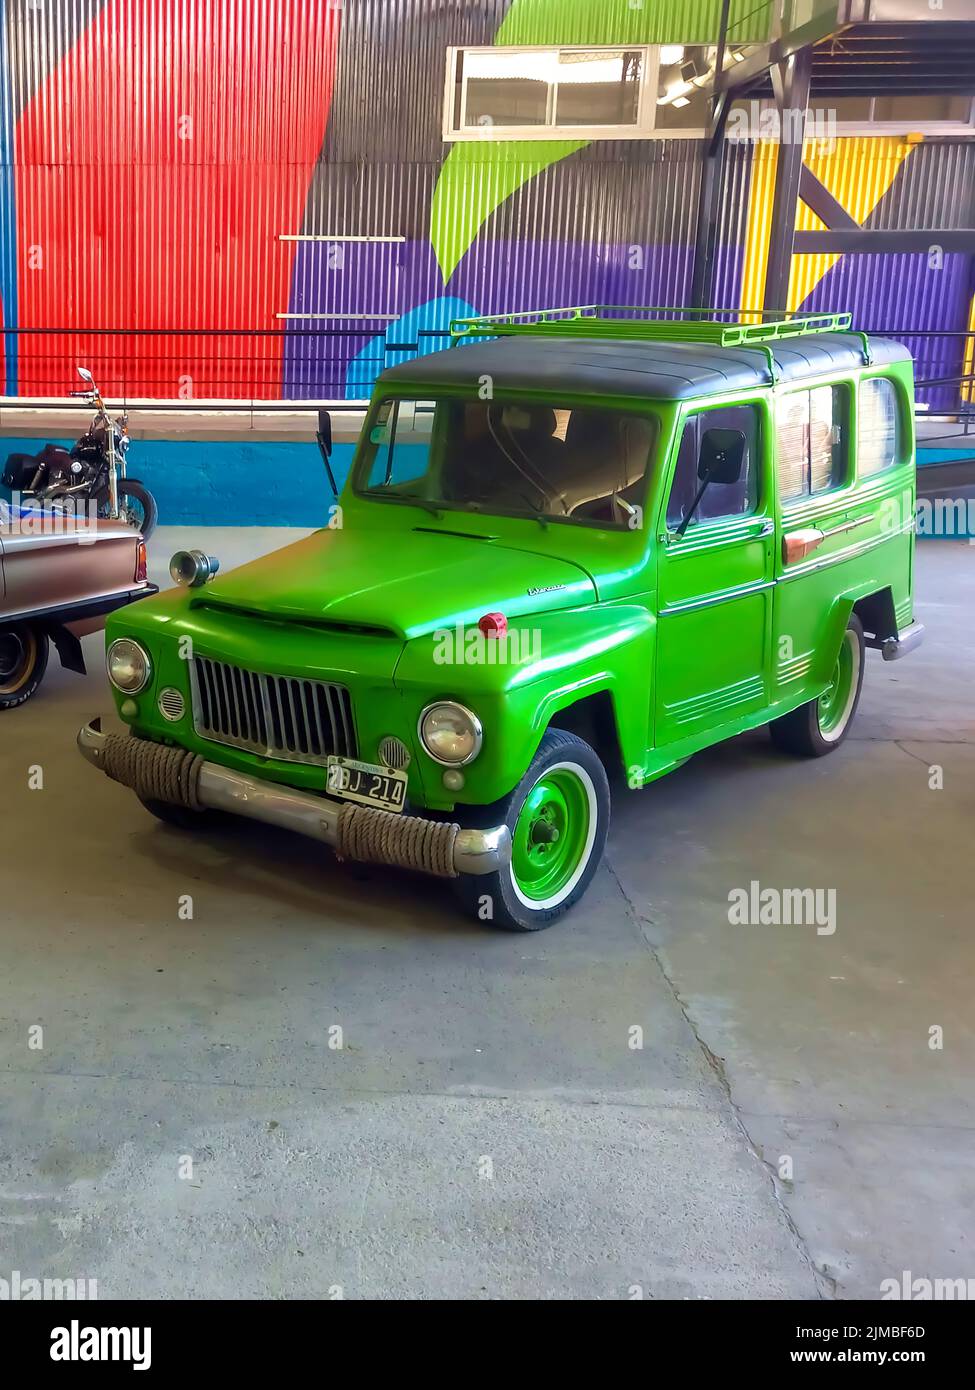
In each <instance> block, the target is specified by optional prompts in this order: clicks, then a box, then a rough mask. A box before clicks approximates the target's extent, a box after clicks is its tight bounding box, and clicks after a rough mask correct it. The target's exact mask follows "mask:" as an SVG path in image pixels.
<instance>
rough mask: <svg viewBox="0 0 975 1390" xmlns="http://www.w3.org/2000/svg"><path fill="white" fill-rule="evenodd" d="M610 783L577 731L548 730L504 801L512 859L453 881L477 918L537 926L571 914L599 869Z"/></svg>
mask: <svg viewBox="0 0 975 1390" xmlns="http://www.w3.org/2000/svg"><path fill="white" fill-rule="evenodd" d="M609 807H610V795H609V783H608V782H607V780H606V770H605V768H604V767H603V764H602V762H601V761H600V759H599V757H598V755H597V754H596V752H595V751H594V750H593V749H592V748H590V746H589V744H588V743H584V742H583V740H582V739H581V738H577V737H576V736H575V734H569V733H565V732H564V731H563V730H561V729H549V730H548V732H547V733H546V734H545V735H544V737H543V738H542V741H541V743H540V744H539V747H538V752H537V753H536V754H535V757H534V758H533V760H532V763H531V766H530V767H529V769H528V771H527V772H526V773H525V775H524V777H523V778H522V779H521V781H520V782H519V783H518V785H517V787H516V788H515V789H514V791H513V792H512V793H511V795H510V796H509V797H508V798H507V800H506V801H504V802H503V803H502V807H501V816H502V818H503V819H504V821H505V823H506V824H507V826H508V829H509V830H510V831H511V842H512V855H511V863H510V864H509V865H508V866H506V867H505V868H504V869H501V870H499V871H498V872H496V873H493V874H484V875H472V874H466V875H464V876H462V877H461V878H459V879H457V880H456V885H457V891H458V893H459V895H460V897H461V900H462V902H463V903H464V906H465V907H466V908H467V910H468V911H469V912H470V913H471V915H472V916H474V917H476V918H477V919H478V920H479V921H484V922H488V923H491V924H493V925H494V926H498V927H504V928H506V929H507V930H508V931H539V930H540V929H541V928H542V927H548V926H550V925H551V924H552V923H553V922H554V921H555V920H556V919H557V918H559V917H561V916H562V915H563V913H565V912H568V910H569V908H570V907H573V906H574V905H575V904H576V903H577V902H578V901H579V899H580V898H581V897H582V895H583V893H585V891H586V889H587V888H588V887H589V883H590V881H591V879H592V877H593V875H594V874H595V872H596V869H597V867H598V865H599V861H600V859H601V858H602V853H603V849H604V848H605V845H606V835H607V833H608V831H609Z"/></svg>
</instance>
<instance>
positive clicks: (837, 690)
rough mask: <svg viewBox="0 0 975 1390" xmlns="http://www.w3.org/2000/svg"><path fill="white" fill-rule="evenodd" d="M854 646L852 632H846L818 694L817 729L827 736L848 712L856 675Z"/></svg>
mask: <svg viewBox="0 0 975 1390" xmlns="http://www.w3.org/2000/svg"><path fill="white" fill-rule="evenodd" d="M855 647H856V638H855V636H854V634H853V633H852V632H847V634H846V636H845V637H844V639H843V645H842V647H840V654H839V656H838V657H837V658H836V665H835V666H834V667H833V674H832V676H831V677H830V682H829V685H828V686H827V687H826V689H825V690H824V691H823V693H822V695H820V697H819V702H818V705H817V709H818V713H819V731H820V733H821V734H823V735H826V736H828V735H829V734H834V733H836V731H837V730H838V729H841V728H842V727H843V723H844V721H845V719H846V717H847V714H848V712H849V706H850V694H851V691H852V688H853V681H854V679H855V677H856V662H855V661H854V651H855Z"/></svg>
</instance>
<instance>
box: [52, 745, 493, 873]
mask: <svg viewBox="0 0 975 1390" xmlns="http://www.w3.org/2000/svg"><path fill="white" fill-rule="evenodd" d="M78 748H79V750H80V752H81V754H82V756H83V757H84V758H86V759H87V761H88V762H90V763H91V764H92V766H93V767H100V768H101V769H102V771H103V772H105V773H106V774H107V775H108V776H109V777H111V778H112V779H113V780H114V781H116V782H120V783H121V784H122V785H123V786H127V787H130V788H131V789H132V790H133V791H135V792H136V793H137V794H138V795H140V796H142V797H144V798H146V799H148V800H153V799H155V800H160V801H170V802H172V803H173V804H174V805H177V806H187V807H189V808H191V809H192V810H213V811H229V812H230V813H231V814H232V815H237V816H246V817H248V819H250V820H259V821H263V822H265V824H267V825H278V826H281V827H282V828H283V829H285V830H294V831H297V833H298V834H299V835H307V836H309V837H310V838H311V839H313V840H318V841H320V842H323V843H324V844H326V845H330V846H331V847H332V848H333V849H334V850H335V852H336V853H337V854H338V855H339V857H340V858H343V859H359V860H363V861H366V862H369V863H376V864H386V865H389V866H393V867H398V868H404V869H414V870H419V871H420V872H422V873H429V874H434V875H435V876H437V877H440V878H456V877H458V876H459V875H461V874H490V873H494V872H495V871H496V870H498V869H502V868H504V867H505V866H506V865H507V864H509V863H510V862H511V832H510V831H509V830H508V827H507V826H506V825H497V826H493V827H491V828H489V829H487V830H464V829H462V828H461V827H460V826H459V825H456V824H449V823H447V822H445V821H433V820H428V819H426V818H425V817H422V816H406V815H397V814H394V813H393V812H391V811H380V810H374V809H373V808H371V807H367V806H358V805H355V804H353V803H352V802H343V803H341V804H340V803H338V802H335V801H329V800H326V799H325V798H324V797H320V796H315V795H313V794H312V793H311V792H305V791H298V790H296V789H295V788H293V787H284V786H279V785H278V784H277V783H274V782H264V781H261V779H260V778H257V777H251V776H250V775H249V774H247V773H243V772H238V771H235V770H234V769H233V768H227V767H222V766H221V765H220V764H219V763H211V762H208V761H207V760H205V759H204V758H202V757H200V756H199V755H198V754H195V753H188V752H187V751H186V750H185V749H183V748H174V747H168V746H167V745H164V744H159V743H151V742H148V741H146V740H140V739H133V738H130V737H128V735H121V734H106V733H104V732H103V731H102V729H101V721H100V720H98V719H93V720H92V721H91V722H90V723H89V724H85V725H83V726H82V728H81V729H80V730H79V731H78Z"/></svg>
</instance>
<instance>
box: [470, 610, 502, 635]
mask: <svg viewBox="0 0 975 1390" xmlns="http://www.w3.org/2000/svg"><path fill="white" fill-rule="evenodd" d="M477 625H478V627H479V628H480V629H481V631H482V632H483V633H484V636H485V637H503V636H504V634H505V633H506V632H507V631H508V619H507V618H506V617H505V616H504V614H503V613H485V614H484V617H483V618H478V620H477Z"/></svg>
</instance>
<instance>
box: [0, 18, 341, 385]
mask: <svg viewBox="0 0 975 1390" xmlns="http://www.w3.org/2000/svg"><path fill="white" fill-rule="evenodd" d="M340 16H341V11H340V10H339V9H337V8H333V7H332V6H331V4H330V3H329V0H278V3H277V4H276V5H275V6H274V7H273V10H272V11H269V12H267V13H264V12H262V10H261V9H259V8H257V7H253V6H251V5H249V4H248V3H247V2H246V0H224V3H222V4H220V5H214V6H205V7H204V6H199V5H198V4H196V3H195V0H109V3H107V4H105V5H104V7H103V8H101V9H100V10H98V11H97V12H96V13H95V15H94V18H93V19H92V22H91V23H90V24H89V25H88V26H87V27H85V28H83V29H82V30H81V32H80V33H79V34H78V36H77V38H76V41H75V42H74V43H73V44H71V45H68V46H67V47H66V49H65V51H64V52H63V55H62V57H61V59H60V62H58V63H56V64H55V65H54V66H53V67H52V68H51V70H50V71H48V72H47V73H46V74H45V75H44V76H43V77H42V79H41V80H40V82H39V83H38V84H37V88H36V91H34V92H32V93H30V94H29V95H28V99H27V101H26V103H25V105H24V108H23V110H22V111H21V113H20V117H19V120H18V122H17V126H16V139H15V152H14V172H15V176H16V202H17V233H18V234H17V260H18V286H19V294H18V310H19V320H18V321H19V326H20V327H21V328H25V329H38V328H48V327H53V326H57V327H58V328H59V329H62V330H63V331H62V332H60V333H58V334H52V335H50V336H47V335H44V336H40V337H29V338H24V339H23V340H22V341H21V344H20V369H19V385H20V390H21V392H24V393H29V394H46V393H52V394H55V395H56V394H59V393H60V392H62V391H64V389H65V388H66V385H67V383H66V380H65V362H66V361H68V362H70V361H72V360H77V358H78V357H79V356H81V357H86V358H88V359H89V360H91V362H92V364H93V366H95V367H97V370H98V372H99V376H100V379H101V383H102V385H103V388H104V389H105V390H107V391H110V392H111V391H116V390H119V389H123V388H124V389H125V390H127V391H128V392H129V393H131V394H135V395H140V394H145V395H156V396H164V397H177V396H179V395H192V396H196V397H206V396H211V397H213V396H216V397H219V396H235V395H239V394H247V393H249V392H250V390H251V389H253V385H254V384H257V385H258V388H259V390H260V392H261V394H265V395H269V396H278V395H280V390H281V352H280V342H276V343H275V342H273V340H271V350H270V351H268V346H267V344H268V340H263V341H261V340H259V341H258V343H257V344H256V345H255V343H254V342H253V341H250V340H248V339H247V338H242V337H229V336H228V337H214V338H209V337H204V338H182V339H180V338H176V339H172V338H169V339H167V340H162V339H160V338H159V336H158V335H156V334H154V333H152V332H151V331H150V330H153V329H157V328H163V329H165V328H170V329H177V330H178V329H180V328H194V329H205V330H209V331H212V332H214V333H217V332H219V331H220V330H239V329H247V328H252V327H254V326H265V325H267V326H270V325H271V324H275V323H276V320H275V313H276V311H277V310H279V309H280V307H281V305H282V304H283V302H284V301H285V300H286V298H287V294H288V288H289V285H290V282H291V272H292V259H293V250H294V243H289V242H282V241H280V240H279V239H278V236H279V233H280V232H282V231H291V230H293V229H294V228H296V227H297V226H298V225H299V224H300V221H301V217H302V214H303V211H304V204H305V197H306V193H307V188H308V184H309V181H310V178H311V173H312V170H313V168H314V165H315V162H316V160H317V158H318V153H319V150H320V149H321V144H322V139H323V136H324V131H325V125H326V121H327V117H328V109H329V100H330V92H331V85H332V78H333V73H334V61H335V51H336V41H337V35H338V28H339V23H340ZM296 51H297V52H301V53H303V54H304V55H305V59H304V64H303V66H302V68H301V70H300V71H299V72H298V73H297V74H296V70H295V66H294V63H293V60H292V59H293V54H294V52H296ZM282 150H286V152H287V153H286V157H284V158H282ZM133 268H137V270H138V273H137V274H133V273H131V271H132V269H133ZM91 328H108V329H129V328H140V329H145V330H146V332H145V334H144V335H141V334H140V335H139V336H138V337H136V338H129V339H111V338H110V339H108V340H107V342H106V340H105V339H104V338H102V339H88V338H86V337H85V336H84V333H83V330H85V329H91ZM78 330H82V333H81V335H80V336H79V334H78Z"/></svg>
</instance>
